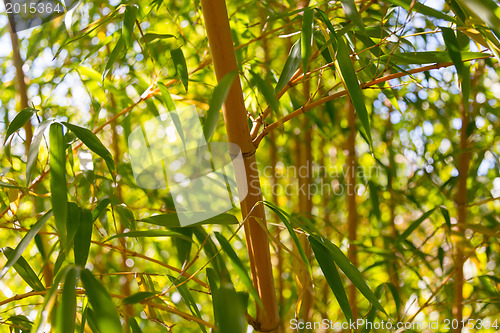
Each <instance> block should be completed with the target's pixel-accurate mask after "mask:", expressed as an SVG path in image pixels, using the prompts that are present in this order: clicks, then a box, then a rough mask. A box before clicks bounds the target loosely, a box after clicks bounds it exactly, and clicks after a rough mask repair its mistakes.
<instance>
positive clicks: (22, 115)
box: [3, 108, 37, 144]
mask: <svg viewBox="0 0 500 333" xmlns="http://www.w3.org/2000/svg"><path fill="white" fill-rule="evenodd" d="M36 111H37V110H36V109H33V108H25V109H23V110H21V111H20V112H19V113H18V114H16V116H15V117H14V119H12V121H11V122H10V124H9V127H8V128H7V133H6V134H5V140H4V142H3V144H5V143H6V142H7V140H8V139H9V137H10V136H11V135H12V134H14V132H16V131H17V130H19V129H20V128H21V127H23V126H24V125H25V124H26V123H27V122H28V121H29V120H30V119H31V117H33V115H34V114H35V112H36Z"/></svg>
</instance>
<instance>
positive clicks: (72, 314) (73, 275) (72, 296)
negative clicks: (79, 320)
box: [56, 267, 79, 333]
mask: <svg viewBox="0 0 500 333" xmlns="http://www.w3.org/2000/svg"><path fill="white" fill-rule="evenodd" d="M78 274H79V268H78V267H71V268H70V269H69V270H68V272H67V274H66V278H65V279H64V288H63V291H62V298H61V306H60V307H59V308H58V320H57V325H56V327H57V330H56V332H61V333H66V332H74V331H75V319H76V283H77V279H78Z"/></svg>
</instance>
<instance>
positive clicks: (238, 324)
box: [207, 269, 247, 333]
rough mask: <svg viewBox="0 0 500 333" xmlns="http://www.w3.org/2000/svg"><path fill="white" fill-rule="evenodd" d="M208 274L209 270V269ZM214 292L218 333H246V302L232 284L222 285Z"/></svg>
mask: <svg viewBox="0 0 500 333" xmlns="http://www.w3.org/2000/svg"><path fill="white" fill-rule="evenodd" d="M207 272H208V269H207ZM210 289H211V291H212V299H213V308H214V317H215V323H216V325H217V327H218V330H217V332H218V333H246V332H247V323H246V319H245V315H246V306H245V300H244V298H243V297H242V295H241V294H240V293H237V292H236V291H235V290H234V288H233V286H232V285H230V284H224V283H223V284H221V286H220V287H218V288H213V287H212V284H210Z"/></svg>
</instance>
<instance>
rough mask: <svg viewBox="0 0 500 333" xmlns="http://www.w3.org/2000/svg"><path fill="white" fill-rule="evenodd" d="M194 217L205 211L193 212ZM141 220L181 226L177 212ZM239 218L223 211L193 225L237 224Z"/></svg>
mask: <svg viewBox="0 0 500 333" xmlns="http://www.w3.org/2000/svg"><path fill="white" fill-rule="evenodd" d="M192 214H193V219H196V215H198V214H201V216H205V215H206V214H205V213H196V212H194V213H192ZM140 221H141V222H146V223H151V224H155V225H160V226H163V227H168V228H174V227H181V225H180V223H179V218H178V217H177V213H166V214H161V215H153V216H150V217H146V218H144V219H142V220H140ZM237 223H238V219H237V218H236V217H235V216H234V215H231V214H227V213H222V214H220V215H217V216H214V217H211V218H209V219H206V220H204V221H201V222H198V223H195V224H193V225H192V226H198V225H204V224H223V225H224V224H237Z"/></svg>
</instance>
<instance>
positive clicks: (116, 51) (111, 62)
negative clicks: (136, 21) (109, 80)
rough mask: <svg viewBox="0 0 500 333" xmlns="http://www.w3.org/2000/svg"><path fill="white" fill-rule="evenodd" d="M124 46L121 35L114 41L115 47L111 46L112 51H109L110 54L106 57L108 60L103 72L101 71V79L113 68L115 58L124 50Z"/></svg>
mask: <svg viewBox="0 0 500 333" xmlns="http://www.w3.org/2000/svg"><path fill="white" fill-rule="evenodd" d="M124 46H125V43H124V41H123V36H122V37H120V38H119V39H118V41H117V42H116V45H115V47H114V48H113V51H111V54H110V55H109V57H108V62H106V67H105V69H104V72H103V73H102V81H104V79H105V78H106V75H108V73H109V71H110V70H111V69H112V68H113V65H114V63H115V61H116V59H117V58H118V57H119V56H120V54H122V53H123V52H124V49H125V48H124Z"/></svg>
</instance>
